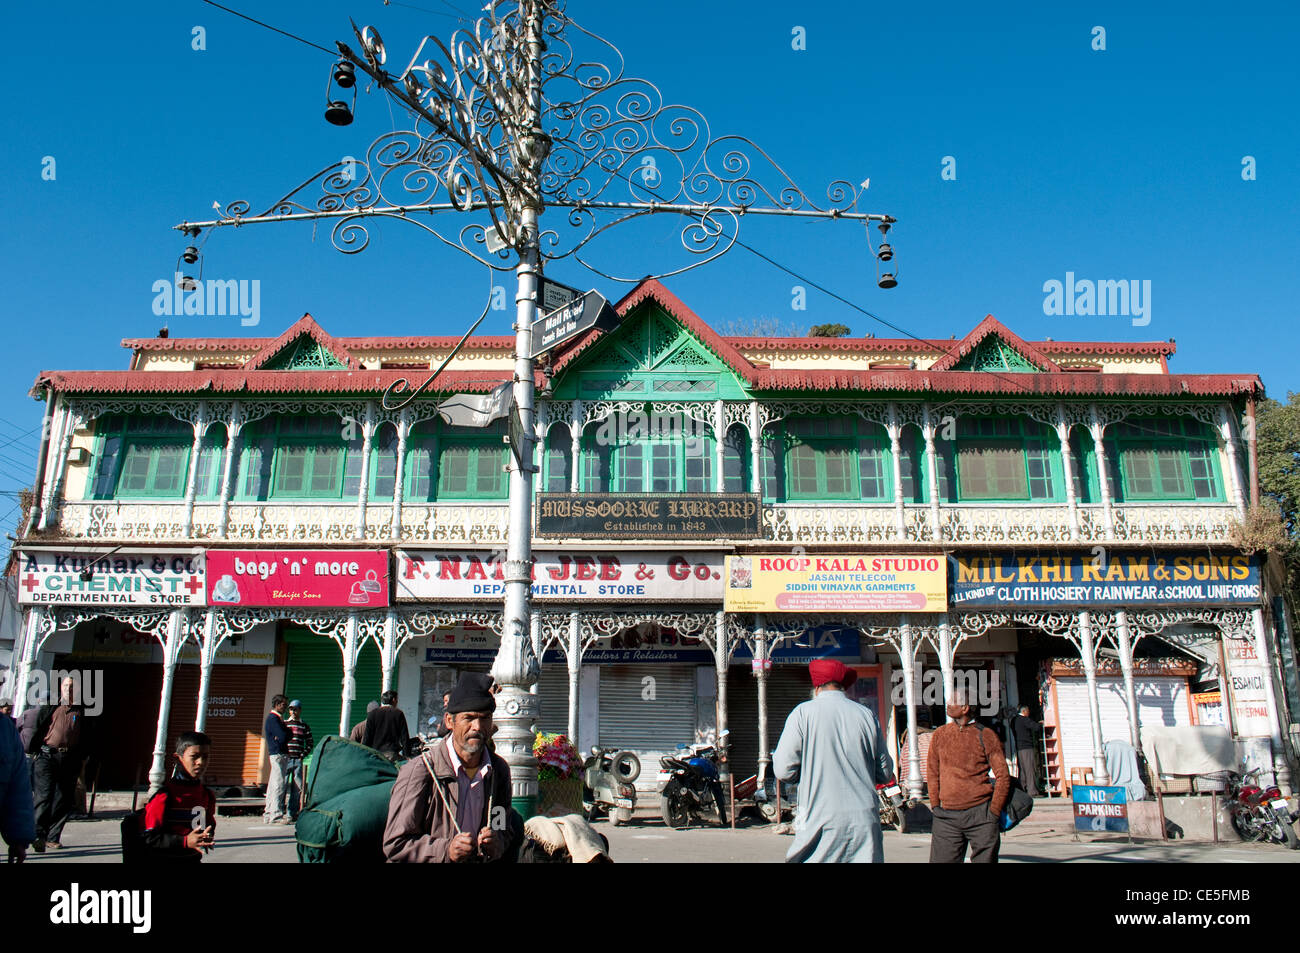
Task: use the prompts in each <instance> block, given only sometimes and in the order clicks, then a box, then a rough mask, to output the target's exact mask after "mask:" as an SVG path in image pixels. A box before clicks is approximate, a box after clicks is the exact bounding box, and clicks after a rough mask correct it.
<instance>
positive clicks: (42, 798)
mask: <svg viewBox="0 0 1300 953" xmlns="http://www.w3.org/2000/svg"><path fill="white" fill-rule="evenodd" d="M76 694H77V691H76V686H75V683H74V682H73V680H72V679H71V678H65V679H63V681H62V682H60V683H59V702H60V703H59V704H58V705H42V706H41V709H40V712H39V713H38V714H37V717H36V725H35V728H34V730H33V731H32V736H31V745H30V746H29V747H28V749H27V753H28V754H31V755H33V756H35V759H36V760H35V761H34V762H33V764H32V788H33V794H32V799H33V800H34V801H35V806H36V839H35V840H33V841H32V849H33V850H35V851H36V853H38V854H43V853H45V848H46V847H54V848H59V847H62V846H63V844H62V841H61V840H60V838H62V836H63V825H64V824H65V823H67V820H68V815H69V814H70V813H71V812H72V798H73V794H74V793H75V792H76V789H77V778H78V777H79V776H80V774H81V752H82V744H81V732H82V722H84V721H85V717H86V716H85V712H84V711H83V710H82V708H81V706H80V705H74V704H73V700H74V698H75V697H76Z"/></svg>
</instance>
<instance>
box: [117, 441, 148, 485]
mask: <svg viewBox="0 0 1300 953" xmlns="http://www.w3.org/2000/svg"><path fill="white" fill-rule="evenodd" d="M149 451H150V447H149V445H148V444H141V443H135V442H130V443H128V444H127V448H126V459H125V460H124V461H123V463H122V477H121V479H120V480H119V481H118V491H119V492H121V493H144V492H145V491H146V490H147V489H148V487H149V463H150V460H149V457H150V452H149Z"/></svg>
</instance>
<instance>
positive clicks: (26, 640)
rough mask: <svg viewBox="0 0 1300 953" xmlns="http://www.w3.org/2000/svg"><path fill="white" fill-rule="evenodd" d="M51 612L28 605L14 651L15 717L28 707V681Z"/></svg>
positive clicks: (13, 699) (41, 607)
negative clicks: (16, 647)
mask: <svg viewBox="0 0 1300 953" xmlns="http://www.w3.org/2000/svg"><path fill="white" fill-rule="evenodd" d="M49 613H50V610H49V609H47V608H45V607H44V606H28V607H27V614H26V615H25V616H24V618H23V628H22V633H21V638H22V641H21V643H20V644H19V646H18V651H17V652H15V653H14V659H15V664H14V681H13V697H12V699H11V700H12V701H13V705H14V717H15V718H17V717H18V716H19V715H21V714H22V713H23V711H24V709H26V708H27V701H28V695H29V690H28V683H29V682H30V681H31V680H32V671H33V669H35V668H36V658H37V656H39V655H40V653H41V644H42V643H43V641H44V638H45V637H44V635H43V634H42V630H44V629H45V627H46V622H47V618H48V615H49ZM51 631H52V630H51Z"/></svg>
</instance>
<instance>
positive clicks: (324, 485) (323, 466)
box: [311, 446, 360, 496]
mask: <svg viewBox="0 0 1300 953" xmlns="http://www.w3.org/2000/svg"><path fill="white" fill-rule="evenodd" d="M343 454H344V449H343V447H329V446H317V447H313V448H312V454H311V492H312V496H336V495H337V494H338V492H339V478H340V477H341V476H342V472H343ZM357 477H358V485H357V488H356V489H355V490H354V491H353V493H354V495H355V493H356V492H358V491H359V490H360V472H359V471H358V474H357Z"/></svg>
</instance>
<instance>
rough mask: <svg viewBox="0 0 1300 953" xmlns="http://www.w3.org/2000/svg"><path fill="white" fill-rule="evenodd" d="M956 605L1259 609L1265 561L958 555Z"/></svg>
mask: <svg viewBox="0 0 1300 953" xmlns="http://www.w3.org/2000/svg"><path fill="white" fill-rule="evenodd" d="M948 567H949V576H950V590H951V592H952V602H953V605H955V606H965V607H971V608H973V607H976V606H1061V607H1078V608H1088V607H1089V606H1099V605H1114V606H1121V607H1122V606H1130V605H1151V606H1156V605H1187V604H1193V603H1195V604H1201V605H1204V604H1210V605H1256V604H1258V603H1259V601H1260V599H1261V597H1262V588H1261V585H1260V564H1259V559H1258V557H1255V556H1246V555H1242V554H1240V553H1237V554H1214V553H1200V554H1195V555H1188V554H1185V553H1175V552H1159V551H1156V552H1141V553H1119V552H1107V551H1105V550H1100V549H1099V550H1097V551H1094V552H1092V553H1074V554H1044V555H1035V556H1024V555H1015V554H1005V555H1003V554H999V555H989V554H984V555H966V554H961V555H951V556H949V557H948Z"/></svg>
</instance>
